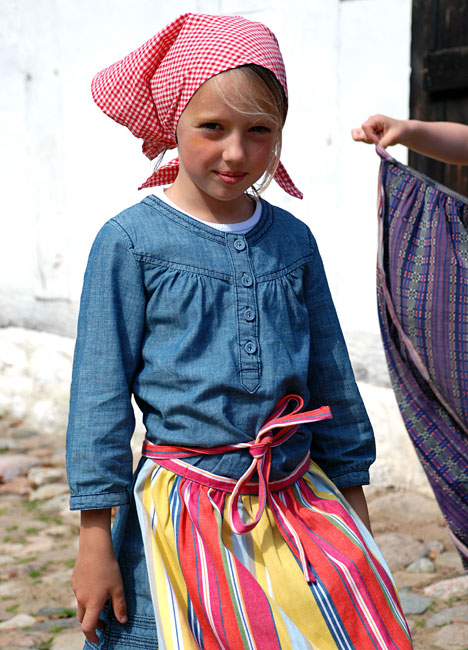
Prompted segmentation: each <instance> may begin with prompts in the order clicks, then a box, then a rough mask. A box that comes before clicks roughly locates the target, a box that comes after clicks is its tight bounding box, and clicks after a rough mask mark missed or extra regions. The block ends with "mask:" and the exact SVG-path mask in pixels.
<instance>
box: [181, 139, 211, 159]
mask: <svg viewBox="0 0 468 650" xmlns="http://www.w3.org/2000/svg"><path fill="white" fill-rule="evenodd" d="M217 152H218V147H217V146H216V144H215V143H214V142H210V141H209V140H208V139H207V138H203V137H201V136H197V135H191V136H190V137H189V138H186V139H185V140H184V143H183V146H182V147H180V146H179V153H180V155H182V156H184V157H186V158H187V162H189V163H192V164H194V163H195V164H196V163H201V162H203V161H205V160H209V159H210V158H212V157H214V156H216V155H217Z"/></svg>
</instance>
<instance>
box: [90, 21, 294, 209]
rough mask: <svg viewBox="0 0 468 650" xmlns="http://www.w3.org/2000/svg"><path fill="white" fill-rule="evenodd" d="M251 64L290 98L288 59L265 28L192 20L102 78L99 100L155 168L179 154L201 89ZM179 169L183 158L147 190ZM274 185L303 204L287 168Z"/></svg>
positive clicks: (95, 87) (96, 85) (97, 80)
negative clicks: (163, 157) (164, 156)
mask: <svg viewBox="0 0 468 650" xmlns="http://www.w3.org/2000/svg"><path fill="white" fill-rule="evenodd" d="M249 63H253V64H256V65H260V66H263V67H264V68H267V69H268V70H271V72H273V74H274V75H275V77H276V78H277V79H278V81H279V82H280V84H281V85H282V87H283V89H284V92H285V93H286V97H287V85H286V73H285V69H284V63H283V58H282V56H281V52H280V49H279V46H278V42H277V40H276V38H275V35H274V34H273V33H272V32H271V31H270V30H269V29H268V28H267V27H265V25H262V24H261V23H254V22H252V21H250V20H246V19H245V18H242V17H240V16H206V15H200V14H191V13H186V14H183V15H182V16H179V18H177V19H176V20H175V21H174V22H172V23H171V24H170V25H168V26H167V27H165V28H164V29H163V30H162V31H160V32H159V33H158V34H156V36H153V38H151V39H150V40H149V41H148V42H147V43H145V44H144V45H142V46H141V47H140V48H138V49H137V50H135V51H134V52H132V53H131V54H129V55H128V56H126V57H125V58H124V59H122V60H121V61H118V62H117V63H114V65H111V66H110V67H109V68H106V69H105V70H102V71H101V72H99V73H98V74H97V75H96V76H95V77H94V79H93V81H92V84H91V92H92V94H93V99H94V101H95V102H96V104H97V105H98V106H99V108H101V109H102V110H103V111H104V113H105V114H106V115H108V116H109V117H111V118H112V119H113V120H115V121H116V122H118V123H119V124H123V125H124V126H126V127H127V128H128V129H130V131H131V132H132V133H133V135H135V136H136V137H137V138H143V153H144V154H145V155H146V156H147V157H148V158H149V159H150V160H153V159H154V158H156V156H158V155H159V154H160V153H162V152H163V151H165V150H166V149H173V148H174V147H176V146H177V142H176V128H177V123H178V121H179V118H180V116H181V114H182V111H183V110H184V108H185V107H186V106H187V104H188V102H189V101H190V99H191V98H192V96H193V95H194V93H195V92H196V91H197V90H198V88H199V87H200V86H201V85H202V84H203V83H204V82H205V81H207V80H208V79H209V78H210V77H213V76H214V75H216V74H219V73H220V72H224V71H225V70H230V69H231V68H237V67H239V66H242V65H247V64H249ZM178 169H179V161H178V159H177V158H176V159H175V160H172V161H171V162H170V163H169V164H167V165H164V166H162V167H160V168H159V169H158V170H157V171H155V172H154V174H152V175H151V176H150V177H149V178H148V180H147V181H146V182H145V183H144V184H143V185H142V186H141V187H140V188H139V189H141V188H143V187H153V186H154V185H166V184H168V183H172V182H173V181H174V180H175V178H176V176H177V173H178ZM274 178H275V180H276V181H277V183H278V184H279V185H280V186H281V187H282V188H283V189H284V190H285V191H286V192H287V193H288V194H291V195H292V196H295V197H298V198H302V193H301V192H300V191H299V190H298V189H297V188H296V186H295V185H294V183H293V182H292V180H291V178H290V177H289V175H288V173H287V172H286V170H285V169H284V167H283V165H282V164H281V163H279V165H278V168H277V170H276V173H275V176H274Z"/></svg>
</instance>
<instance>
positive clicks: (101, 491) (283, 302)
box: [67, 196, 375, 650]
mask: <svg viewBox="0 0 468 650" xmlns="http://www.w3.org/2000/svg"><path fill="white" fill-rule="evenodd" d="M288 393H296V394H298V395H301V396H302V398H303V399H304V402H305V408H306V409H315V408H318V407H320V406H322V405H328V406H330V408H331V411H332V414H333V419H331V420H325V421H321V422H317V423H314V424H313V425H302V426H301V428H300V430H299V431H298V432H297V433H296V434H295V435H294V436H293V437H292V438H291V439H290V440H289V441H288V442H287V444H284V445H283V446H280V447H276V448H274V449H273V450H272V471H271V479H272V480H276V479H279V478H282V477H284V476H286V475H288V474H289V473H290V472H291V471H292V470H293V469H294V468H295V467H296V465H298V463H299V462H300V461H301V460H302V459H303V457H304V455H305V453H306V451H307V449H310V451H311V456H312V458H313V459H314V460H315V461H316V462H317V463H318V464H319V465H320V466H321V467H322V468H323V470H324V471H325V472H326V473H327V474H328V476H329V477H330V478H331V479H332V480H333V481H334V482H335V484H336V485H337V486H338V487H346V486H350V485H362V484H366V483H368V482H369V465H370V464H371V463H372V462H373V461H374V459H375V445H374V436H373V432H372V428H371V425H370V422H369V419H368V417H367V414H366V411H365V409H364V405H363V403H362V400H361V397H360V395H359V391H358V388H357V386H356V382H355V379H354V375H353V371H352V368H351V364H350V361H349V357H348V353H347V350H346V345H345V342H344V339H343V335H342V332H341V328H340V325H339V322H338V319H337V316H336V312H335V309H334V306H333V302H332V299H331V296H330V292H329V289H328V284H327V280H326V276H325V272H324V269H323V265H322V261H321V258H320V255H319V252H318V249H317V245H316V242H315V239H314V237H313V236H312V234H311V232H310V230H309V229H308V227H307V226H306V225H305V224H304V223H303V222H301V221H299V220H298V219H296V218H295V217H293V216H292V215H291V214H289V213H288V212H286V211H284V210H282V209H280V208H277V207H274V206H272V205H270V204H269V203H268V202H266V201H264V200H262V216H261V218H260V221H259V222H258V224H257V225H256V226H255V227H254V228H253V229H252V230H251V231H249V232H248V233H247V234H245V235H241V234H236V233H229V232H228V233H226V232H221V231H217V230H215V229H213V228H211V227H210V226H209V225H205V224H204V223H200V222H198V221H195V220H194V219H192V218H191V217H189V216H187V215H185V214H182V213H181V212H179V211H178V210H175V209H173V208H172V207H171V206H169V205H167V204H165V203H164V202H162V201H161V200H160V199H158V198H156V197H154V196H149V197H147V198H145V199H144V200H143V201H142V202H141V203H139V204H137V205H135V206H133V207H131V208H129V209H128V210H126V211H124V212H122V213H121V214H120V215H118V216H117V217H115V218H113V219H111V220H110V221H108V222H107V223H106V224H105V225H104V226H103V227H102V229H101V231H100V232H99V234H98V235H97V238H96V240H95V242H94V245H93V247H92V250H91V253H90V257H89V262H88V266H87V270H86V274H85V279H84V287H83V293H82V299H81V308H80V316H79V322H78V335H77V341H76V348H75V359H74V367H73V379H72V388H71V399H70V416H69V427H68V433H67V471H68V478H69V483H70V490H71V501H70V505H71V508H72V509H80V510H87V509H96V508H105V507H111V506H124V507H121V508H120V510H119V515H118V520H117V522H116V526H115V527H114V544H115V545H116V551H117V553H118V556H119V561H120V564H121V568H122V574H123V579H124V583H125V585H126V595H127V599H128V600H129V623H128V624H127V625H125V626H121V625H119V624H118V623H117V622H116V621H115V619H113V618H111V619H110V624H109V625H108V627H107V629H106V631H105V633H104V635H103V636H102V640H101V644H100V646H99V647H100V648H118V649H119V650H131V649H133V648H135V649H136V648H142V647H145V648H154V647H157V645H155V644H156V643H157V642H156V641H155V639H156V633H155V630H154V619H153V622H152V620H151V618H152V609H151V599H150V596H149V589H148V585H147V584H146V583H147V577H146V574H145V564H144V554H143V548H142V543H141V536H140V532H139V527H138V522H137V520H136V517H135V515H134V504H133V503H132V499H133V497H132V454H131V449H130V440H131V437H132V434H133V430H134V414H133V408H132V404H131V396H132V395H134V396H135V399H136V402H137V404H138V406H139V407H140V409H141V410H142V412H143V421H144V424H145V426H146V429H147V437H148V439H149V440H150V441H151V442H153V443H156V444H169V445H184V446H195V447H196V446H201V447H213V446H217V445H224V444H231V443H237V442H242V441H248V440H252V439H253V438H255V437H256V434H257V432H258V430H259V429H260V427H261V426H262V424H263V422H264V421H265V419H266V418H267V416H268V415H269V413H270V411H271V410H272V409H273V407H274V406H275V404H276V402H277V401H278V400H279V399H280V398H281V397H283V396H284V395H286V394H288ZM186 461H187V462H191V463H193V464H197V465H199V466H200V467H202V468H204V469H206V470H209V471H211V472H215V473H217V474H220V475H224V476H229V477H231V478H238V477H240V476H241V475H242V474H243V473H244V471H245V470H246V469H247V467H248V466H249V465H250V462H251V456H250V454H249V452H248V451H246V450H242V451H236V452H233V453H229V454H224V455H216V456H195V457H193V458H189V459H186ZM145 580H146V583H145ZM149 628H151V629H149ZM145 635H148V636H145ZM150 638H152V639H153V640H152V641H151V643H150V642H149V639H150ZM118 639H120V640H118ZM132 639H134V641H133V640H132ZM142 644H143V645H142ZM86 647H88V648H94V647H96V646H93V645H91V644H87V646H86Z"/></svg>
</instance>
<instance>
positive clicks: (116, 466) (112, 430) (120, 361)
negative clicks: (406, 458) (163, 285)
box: [67, 221, 145, 510]
mask: <svg viewBox="0 0 468 650" xmlns="http://www.w3.org/2000/svg"><path fill="white" fill-rule="evenodd" d="M132 248H133V245H132V242H131V240H130V238H129V237H128V235H127V234H126V233H125V231H123V230H122V229H121V228H120V226H119V225H118V224H117V223H116V222H112V221H110V222H108V223H107V224H105V225H104V226H103V228H102V229H101V231H100V232H99V234H98V236H97V238H96V240H95V242H94V244H93V247H92V249H91V253H90V256H89V260H88V266H87V269H86V273H85V277H84V284H83V292H82V296H81V304H80V314H79V319H78V333H77V339H76V346H75V356H74V362H73V376H72V386H71V394H70V413H69V423H68V430H67V474H68V480H69V484H70V492H71V498H70V507H71V509H72V510H93V509H97V508H107V507H111V506H118V505H123V504H125V503H128V502H129V499H130V492H129V489H130V484H131V479H132V452H131V448H130V440H131V437H132V434H133V431H134V426H135V419H134V414H133V408H132V403H131V393H132V382H133V378H134V376H135V373H136V372H137V369H138V364H139V362H140V348H141V340H142V335H143V328H144V314H145V292H144V287H143V281H142V276H141V271H140V267H139V265H138V263H137V261H136V260H135V258H134V255H133V252H132Z"/></svg>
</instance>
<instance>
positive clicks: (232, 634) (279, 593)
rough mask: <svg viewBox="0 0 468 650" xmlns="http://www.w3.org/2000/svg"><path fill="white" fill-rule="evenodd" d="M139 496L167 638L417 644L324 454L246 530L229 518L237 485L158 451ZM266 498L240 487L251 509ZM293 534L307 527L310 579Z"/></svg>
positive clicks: (175, 644)
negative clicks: (177, 465) (162, 458)
mask: <svg viewBox="0 0 468 650" xmlns="http://www.w3.org/2000/svg"><path fill="white" fill-rule="evenodd" d="M135 496H136V501H137V509H138V515H139V520H140V525H141V529H142V534H143V539H144V544H145V553H146V558H147V564H148V572H149V580H150V586H151V594H152V599H153V604H154V610H155V618H156V625H157V630H158V643H159V648H161V649H166V650H196V649H197V648H203V649H204V650H211V649H213V650H215V649H216V650H219V649H222V650H244V649H249V650H279V649H281V650H306V649H313V650H337V649H339V650H409V649H410V648H412V643H411V639H410V634H409V631H408V627H407V624H406V621H405V618H404V616H403V613H402V611H401V607H400V604H399V600H398V596H397V593H396V589H395V585H394V582H393V580H392V577H391V575H390V572H389V569H388V567H387V565H386V563H385V561H384V560H383V558H382V555H381V553H380V551H379V549H378V547H377V546H376V544H375V541H374V540H373V538H372V536H371V535H370V533H369V532H368V530H367V529H366V527H365V526H364V525H363V524H362V522H361V521H360V520H359V518H358V517H357V516H356V514H355V513H354V512H353V511H352V509H351V508H350V506H349V504H348V503H347V502H346V501H345V500H344V499H343V497H342V495H341V493H340V492H339V490H338V489H337V488H336V487H335V486H334V484H333V483H332V482H331V481H329V479H328V478H327V477H326V476H325V474H324V473H323V472H322V471H321V470H320V468H319V467H318V466H317V465H316V464H314V463H311V465H310V468H309V471H308V472H307V473H306V474H305V475H303V477H302V478H300V479H299V480H298V481H296V482H295V483H294V484H293V485H291V486H289V487H287V488H286V489H284V490H281V491H278V492H273V493H271V495H270V497H271V502H269V503H268V505H267V507H266V508H265V511H264V513H263V515H262V517H261V519H260V521H259V523H258V524H257V526H256V527H255V528H253V529H252V530H251V531H250V532H248V533H245V534H242V535H240V534H236V533H233V532H232V530H231V528H230V526H229V524H228V520H227V503H228V496H229V495H228V494H226V493H225V492H222V491H221V490H218V489H214V488H212V487H208V486H206V485H202V484H199V483H198V482H196V481H194V480H191V479H187V478H184V477H182V476H179V475H177V474H175V473H173V472H171V471H169V470H168V469H164V468H163V467H161V466H159V465H157V464H156V463H154V462H153V461H151V460H147V461H146V463H145V465H144V467H143V468H142V470H141V473H140V476H139V477H138V480H137V484H136V487H135ZM257 508H258V496H257V495H242V496H241V499H240V502H239V512H240V515H241V518H242V519H243V520H245V521H249V520H250V519H251V518H252V517H253V515H254V513H255V512H256V511H257ZM278 513H279V514H278ZM279 526H281V527H282V529H283V530H282V532H281V531H280V529H279ZM285 531H286V533H285ZM288 531H289V532H288ZM289 533H290V534H291V535H297V536H298V537H299V538H300V542H301V544H302V547H303V548H304V551H305V554H306V557H307V562H308V565H309V569H310V573H311V574H312V576H313V580H311V581H310V582H307V580H306V579H305V578H304V573H303V569H302V567H301V562H300V561H299V560H298V558H296V557H295V555H294V553H293V552H292V550H291V548H290V546H291V545H289V544H288V543H287V542H286V539H287V536H288V534H289ZM285 535H286V537H285Z"/></svg>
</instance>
